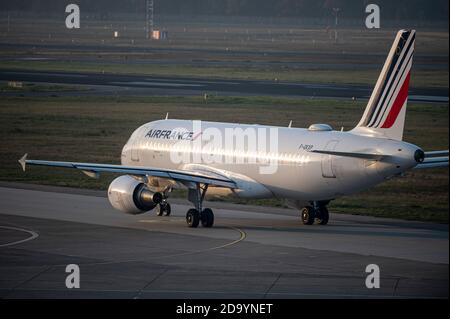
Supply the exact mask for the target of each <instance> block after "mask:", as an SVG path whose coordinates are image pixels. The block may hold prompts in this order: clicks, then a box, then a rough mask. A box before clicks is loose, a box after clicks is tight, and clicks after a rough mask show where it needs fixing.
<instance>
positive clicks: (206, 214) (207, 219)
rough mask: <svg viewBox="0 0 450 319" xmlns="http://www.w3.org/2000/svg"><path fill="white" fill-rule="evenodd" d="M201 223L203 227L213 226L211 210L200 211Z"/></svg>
mask: <svg viewBox="0 0 450 319" xmlns="http://www.w3.org/2000/svg"><path fill="white" fill-rule="evenodd" d="M201 221H202V226H203V227H212V225H213V224H214V213H213V211H212V209H211V208H205V209H204V210H203V211H202V215H201Z"/></svg>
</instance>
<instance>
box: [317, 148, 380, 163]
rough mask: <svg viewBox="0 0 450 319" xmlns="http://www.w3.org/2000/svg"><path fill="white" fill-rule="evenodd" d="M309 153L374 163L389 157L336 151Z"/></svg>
mask: <svg viewBox="0 0 450 319" xmlns="http://www.w3.org/2000/svg"><path fill="white" fill-rule="evenodd" d="M311 153H319V154H328V155H335V156H344V157H354V158H361V159H369V160H374V161H379V160H381V159H383V158H385V157H388V156H389V155H383V154H370V153H353V152H336V151H324V150H312V151H311Z"/></svg>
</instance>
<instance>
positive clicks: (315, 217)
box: [301, 202, 330, 225]
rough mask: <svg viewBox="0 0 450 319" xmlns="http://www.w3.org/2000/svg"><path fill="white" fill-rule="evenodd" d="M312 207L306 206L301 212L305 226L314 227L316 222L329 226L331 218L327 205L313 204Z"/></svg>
mask: <svg viewBox="0 0 450 319" xmlns="http://www.w3.org/2000/svg"><path fill="white" fill-rule="evenodd" d="M312 204H313V205H312V206H306V207H304V208H303V209H302V210H301V218H302V222H303V224H304V225H312V224H314V222H315V221H317V224H319V225H326V224H328V220H329V218H330V216H329V212H328V208H327V206H326V205H327V204H328V203H326V204H324V203H322V202H313V203H312Z"/></svg>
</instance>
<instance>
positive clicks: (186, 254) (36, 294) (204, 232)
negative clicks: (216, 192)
mask: <svg viewBox="0 0 450 319" xmlns="http://www.w3.org/2000/svg"><path fill="white" fill-rule="evenodd" d="M7 185H8V184H5V183H2V184H1V185H0V202H1V205H0V297H2V298H24V297H29V298H56V297H57V298H75V297H87V298H108V297H111V298H380V297H382V298H448V282H449V281H448V279H449V268H448V254H449V245H448V243H449V241H448V225H438V224H430V223H420V222H408V221H400V220H393V219H381V218H371V217H363V216H348V215H340V214H332V215H331V221H330V224H329V225H327V226H319V225H312V226H304V225H302V224H301V222H300V220H299V217H298V216H297V214H298V213H297V212H296V211H295V210H289V209H278V208H269V207H253V206H242V205H233V204H227V203H218V202H210V203H205V206H209V207H212V208H213V209H214V212H215V216H216V221H215V226H214V227H213V228H210V229H208V228H202V227H199V228H197V229H192V228H188V227H187V226H186V223H185V220H184V214H185V212H186V210H187V209H188V208H189V205H188V204H187V202H186V201H184V200H180V199H173V200H172V201H171V203H172V211H173V213H172V216H170V217H157V216H155V214H154V213H152V212H151V213H147V214H143V215H137V216H129V215H125V214H122V213H120V212H118V211H115V210H113V209H112V208H111V207H110V205H109V203H108V201H107V199H106V198H105V197H104V193H103V192H97V191H87V190H73V189H64V188H55V187H40V186H23V185H20V184H19V185H17V184H11V185H10V186H11V187H5V186H7ZM25 188H27V189H25ZM68 264H77V265H79V267H80V274H81V281H80V283H81V287H80V288H79V289H67V288H66V287H65V278H66V276H67V274H66V273H65V267H66V265H68ZM368 264H377V265H378V266H379V267H380V275H381V280H380V284H381V287H380V288H379V289H368V288H366V286H365V279H366V275H367V274H366V273H365V268H366V266H367V265H368Z"/></svg>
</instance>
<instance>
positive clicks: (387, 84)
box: [353, 30, 416, 140]
mask: <svg viewBox="0 0 450 319" xmlns="http://www.w3.org/2000/svg"><path fill="white" fill-rule="evenodd" d="M415 38H416V31H415V30H400V31H398V33H397V36H396V37H395V40H394V43H393V45H392V48H391V51H390V52H389V55H388V57H387V59H386V62H385V63H384V66H383V70H382V71H381V74H380V76H379V77H378V81H377V84H376V85H375V89H374V90H373V92H372V95H371V97H370V99H369V102H368V103H367V107H366V110H365V111H364V115H363V117H362V118H361V121H360V122H359V124H358V125H357V126H356V127H355V128H354V129H353V132H354V133H356V134H364V135H367V134H370V135H373V136H377V137H384V138H390V139H395V140H402V138H403V128H404V125H405V115H406V104H407V101H408V87H409V79H410V71H411V65H412V58H413V52H414V41H415Z"/></svg>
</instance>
